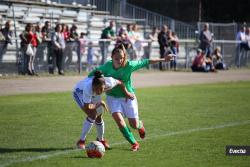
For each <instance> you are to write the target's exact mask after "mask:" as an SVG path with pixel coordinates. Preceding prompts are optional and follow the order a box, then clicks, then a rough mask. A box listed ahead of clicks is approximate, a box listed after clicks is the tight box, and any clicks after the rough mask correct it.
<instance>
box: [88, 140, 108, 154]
mask: <svg viewBox="0 0 250 167" xmlns="http://www.w3.org/2000/svg"><path fill="white" fill-rule="evenodd" d="M85 149H86V153H87V155H88V157H89V158H102V157H103V156H104V153H105V147H104V146H103V144H102V143H101V142H99V141H92V142H90V143H89V144H88V145H87V146H86V148H85Z"/></svg>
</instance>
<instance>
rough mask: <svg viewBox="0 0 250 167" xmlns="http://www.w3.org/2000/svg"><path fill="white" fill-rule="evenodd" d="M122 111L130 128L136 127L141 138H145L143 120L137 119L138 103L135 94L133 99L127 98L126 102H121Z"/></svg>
mask: <svg viewBox="0 0 250 167" xmlns="http://www.w3.org/2000/svg"><path fill="white" fill-rule="evenodd" d="M123 107H124V110H125V111H124V113H125V115H126V117H127V118H128V121H129V124H130V126H131V127H132V128H134V129H137V130H138V133H139V135H140V138H141V139H144V138H145V135H146V131H145V128H144V125H143V122H142V121H141V120H139V113H138V103H137V99H136V96H135V98H134V99H133V100H130V99H128V100H127V101H126V102H123Z"/></svg>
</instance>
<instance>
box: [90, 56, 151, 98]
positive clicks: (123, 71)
mask: <svg viewBox="0 0 250 167" xmlns="http://www.w3.org/2000/svg"><path fill="white" fill-rule="evenodd" d="M148 64H149V59H143V60H139V61H128V62H127V64H126V66H125V67H121V68H119V69H114V67H113V63H112V60H111V61H108V62H107V63H105V64H104V65H102V66H99V67H97V68H96V69H95V70H99V71H101V72H102V73H103V74H104V76H105V77H113V78H115V79H118V80H120V81H122V82H123V83H124V85H125V86H126V88H127V90H128V91H129V92H130V93H134V88H133V85H132V80H131V74H132V72H134V71H136V70H138V69H140V68H143V67H145V66H147V65H148ZM95 70H94V71H95ZM94 71H92V72H91V73H90V74H89V76H93V75H94ZM106 94H107V95H109V96H113V97H125V94H124V92H123V91H122V89H121V87H120V86H116V87H114V88H113V89H111V90H110V91H108V92H107V93H106Z"/></svg>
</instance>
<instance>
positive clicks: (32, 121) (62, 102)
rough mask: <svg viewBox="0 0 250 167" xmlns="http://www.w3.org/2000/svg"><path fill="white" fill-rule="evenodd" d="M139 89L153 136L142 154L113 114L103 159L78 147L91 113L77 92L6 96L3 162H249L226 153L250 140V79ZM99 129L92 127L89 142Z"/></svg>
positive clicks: (113, 165)
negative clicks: (82, 106) (86, 112)
mask: <svg viewBox="0 0 250 167" xmlns="http://www.w3.org/2000/svg"><path fill="white" fill-rule="evenodd" d="M38 88H39V86H38ZM136 93H137V98H138V102H139V111H140V117H141V118H142V119H143V120H144V124H145V127H146V130H147V137H146V139H145V140H144V141H140V140H139V142H140V145H141V148H140V150H139V151H138V152H131V151H130V150H129V149H130V145H129V144H128V143H127V142H126V141H125V139H124V138H123V137H122V135H121V134H120V132H119V130H118V129H117V127H116V125H115V123H114V121H113V120H112V118H111V116H110V114H108V113H106V114H105V116H104V119H105V124H106V131H105V133H106V135H105V136H106V138H107V139H108V140H109V142H110V144H111V146H112V147H113V149H112V150H108V151H106V154H105V156H104V157H103V158H102V159H90V158H87V157H86V154H85V152H84V151H81V150H77V149H75V142H76V141H77V140H78V137H79V135H80V131H81V128H82V121H83V119H84V118H85V115H84V114H83V113H82V112H81V111H80V110H79V109H78V107H77V106H76V104H75V103H74V102H73V100H72V97H71V92H65V93H49V94H30V95H17V96H0V167H6V166H18V167H19V166H22V167H29V166H35V167H37V166H42V167H45V166H53V167H55V166H58V167H59V166H60V167H66V166H67V167H68V166H69V167H75V166H79V167H83V166H86V167H100V166H105V167H120V166H124V167H131V166H136V167H165V166H180V167H183V166H185V167H186V166H190V167H193V166H202V167H204V166H211V167H215V166H228V167H231V166H241V167H243V166H245V167H247V166H249V164H250V156H226V155H225V146H226V145H248V146H249V145H250V130H249V129H250V82H235V83H219V84H203V85H188V86H169V87H157V88H147V89H137V92H136ZM95 134H96V133H95V128H93V129H92V131H91V133H90V135H89V136H88V141H91V140H94V139H95V137H96V136H95ZM134 134H135V136H136V138H137V139H139V136H138V134H137V133H136V132H135V131H134Z"/></svg>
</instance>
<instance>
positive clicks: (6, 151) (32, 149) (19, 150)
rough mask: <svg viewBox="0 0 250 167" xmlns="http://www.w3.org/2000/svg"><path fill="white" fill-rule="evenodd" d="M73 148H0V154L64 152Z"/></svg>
mask: <svg viewBox="0 0 250 167" xmlns="http://www.w3.org/2000/svg"><path fill="white" fill-rule="evenodd" d="M73 149H75V148H73V147H68V148H0V153H1V154H4V153H13V152H40V153H43V152H51V151H66V150H73Z"/></svg>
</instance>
